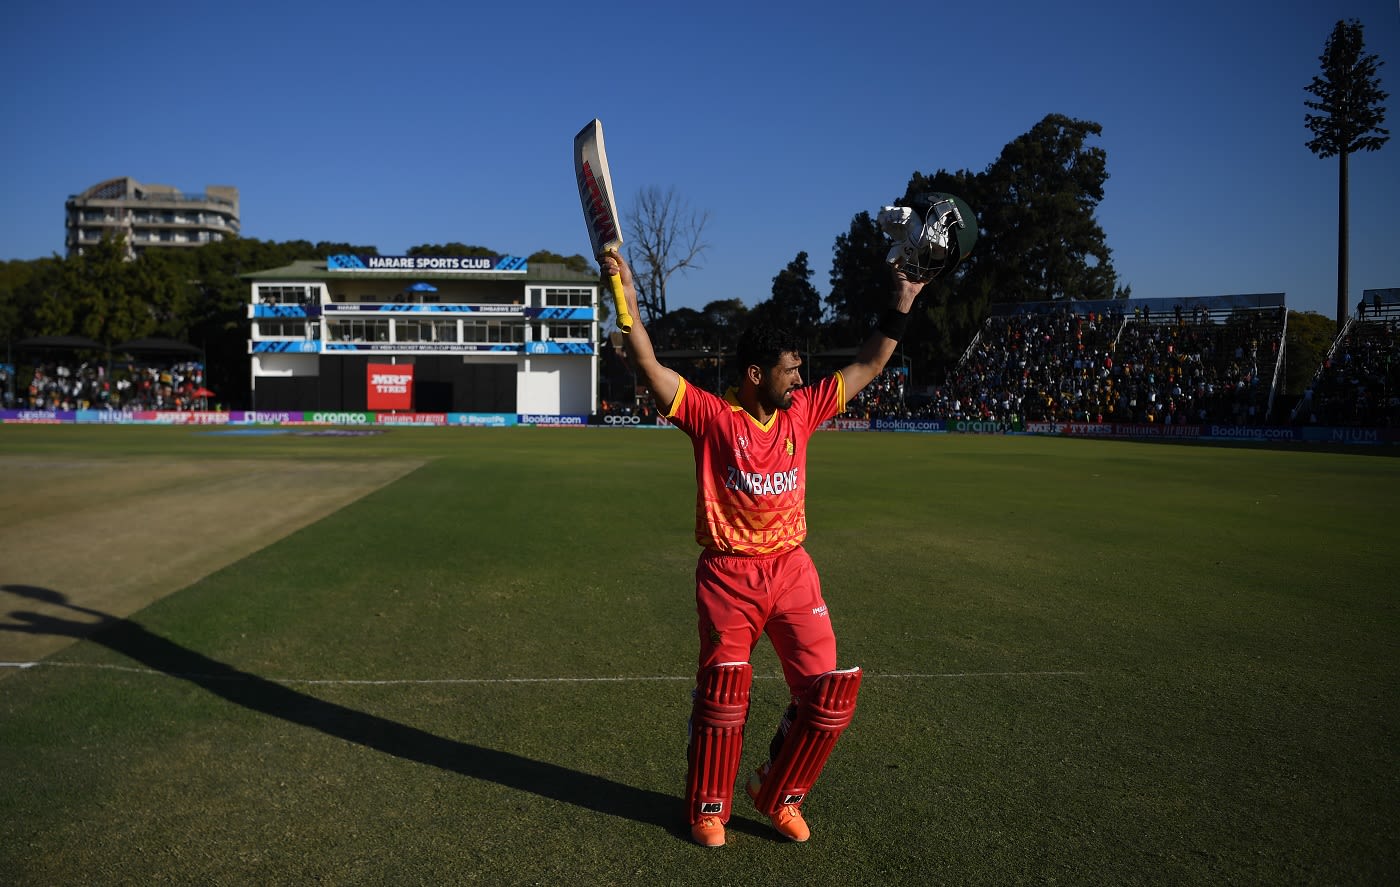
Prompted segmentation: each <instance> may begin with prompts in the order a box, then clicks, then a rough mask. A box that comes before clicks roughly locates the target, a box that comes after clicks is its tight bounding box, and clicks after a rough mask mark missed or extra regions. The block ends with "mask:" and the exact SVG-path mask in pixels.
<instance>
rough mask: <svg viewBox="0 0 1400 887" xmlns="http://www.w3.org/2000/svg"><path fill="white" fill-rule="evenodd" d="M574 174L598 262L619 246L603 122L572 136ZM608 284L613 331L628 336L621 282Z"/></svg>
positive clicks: (614, 280) (611, 278)
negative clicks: (614, 320)
mask: <svg viewBox="0 0 1400 887" xmlns="http://www.w3.org/2000/svg"><path fill="white" fill-rule="evenodd" d="M574 173H575V175H576V176H577V178H578V197H579V200H580V201H581V202H582V203H583V220H584V221H585V222H587V223H588V239H589V241H590V242H591V243H592V244H593V255H594V256H595V257H596V258H597V259H598V261H600V262H601V261H602V260H603V256H604V254H606V253H609V252H614V251H616V250H617V248H618V247H620V246H622V226H621V224H620V223H619V222H618V218H617V199H616V197H615V196H614V194H613V186H612V173H611V172H609V171H608V151H607V148H605V147H604V146H603V122H602V121H601V120H598V119H596V118H595V119H594V120H593V121H592V122H590V123H589V124H588V125H587V126H585V127H584V128H583V129H581V130H579V133H578V135H576V136H574ZM608 282H609V283H611V284H612V291H613V301H614V302H615V305H616V308H617V328H618V329H620V330H622V331H623V332H624V333H630V332H632V315H631V313H630V312H628V310H627V298H626V297H625V296H623V294H622V278H621V277H619V276H618V275H616V274H610V275H608Z"/></svg>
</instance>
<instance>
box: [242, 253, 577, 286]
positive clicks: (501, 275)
mask: <svg viewBox="0 0 1400 887" xmlns="http://www.w3.org/2000/svg"><path fill="white" fill-rule="evenodd" d="M243 279H244V280H255V281H256V280H262V281H269V280H276V281H321V280H514V281H520V282H527V281H528V282H530V283H571V284H580V283H590V284H596V283H597V282H598V275H597V273H588V272H584V271H574V270H572V269H570V268H568V267H566V266H564V265H560V264H554V263H546V262H537V263H531V264H530V266H529V268H528V270H526V271H525V273H523V274H522V273H520V272H518V271H430V270H416V271H408V270H404V269H394V270H387V271H363V270H355V271H342V270H338V269H337V270H335V271H332V270H329V269H328V268H326V260H325V259H300V260H298V261H295V262H293V263H292V264H290V265H284V266H283V267H281V268H270V269H268V270H266V271H252V272H250V273H248V274H244V275H243Z"/></svg>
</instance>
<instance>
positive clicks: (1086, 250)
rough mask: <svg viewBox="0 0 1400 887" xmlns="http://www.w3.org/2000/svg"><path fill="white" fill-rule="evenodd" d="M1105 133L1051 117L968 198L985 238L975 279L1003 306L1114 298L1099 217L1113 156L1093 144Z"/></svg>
mask: <svg viewBox="0 0 1400 887" xmlns="http://www.w3.org/2000/svg"><path fill="white" fill-rule="evenodd" d="M1102 131H1103V127H1101V126H1099V124H1097V123H1093V122H1090V121H1087V120H1075V119H1072V118H1070V117H1066V116H1064V115H1061V114H1050V115H1047V116H1046V117H1045V118H1044V119H1043V120H1041V121H1040V122H1039V123H1037V124H1036V125H1035V126H1033V127H1032V128H1031V130H1030V131H1029V132H1027V133H1026V134H1024V135H1022V136H1020V137H1018V138H1017V139H1015V140H1014V141H1012V142H1011V143H1010V144H1008V145H1007V146H1006V147H1005V148H1003V149H1002V152H1001V156H999V157H998V158H997V159H996V161H995V162H994V163H993V164H992V165H991V166H990V167H988V168H987V170H986V172H984V173H981V174H980V175H978V176H977V177H976V179H977V181H976V182H975V183H973V185H972V187H971V190H972V191H973V192H975V193H974V195H973V196H971V197H967V198H964V199H966V200H968V202H969V203H970V204H971V205H972V208H973V210H974V211H976V212H977V214H978V218H979V220H980V222H981V227H982V230H983V231H984V232H985V234H984V236H982V237H981V238H979V240H978V242H977V249H976V252H975V254H974V255H975V256H976V257H977V262H976V266H975V273H976V276H977V277H980V278H984V279H986V280H987V283H988V284H989V285H987V286H985V287H984V288H985V289H986V290H987V291H988V292H990V293H991V294H992V297H993V298H994V299H995V300H996V301H998V302H1039V301H1052V300H1055V299H1111V298H1113V297H1114V286H1115V284H1116V281H1117V275H1116V274H1115V272H1114V270H1113V264H1112V262H1111V261H1110V254H1111V251H1110V250H1109V248H1108V245H1107V242H1106V240H1105V237H1104V232H1103V228H1101V227H1100V226H1099V223H1098V220H1097V219H1095V218H1094V210H1095V208H1096V207H1097V206H1098V204H1099V202H1100V201H1101V200H1103V195H1104V182H1105V181H1107V180H1108V171H1107V165H1108V164H1107V154H1106V153H1105V152H1104V150H1103V149H1102V148H1099V147H1090V146H1089V145H1088V140H1089V138H1090V137H1091V136H1097V135H1099V134H1100V133H1101V132H1102ZM917 184H918V183H917V181H911V183H910V187H911V189H912V188H914V187H916V186H917ZM955 193H956V192H955ZM974 200H975V201H977V202H973V201H974Z"/></svg>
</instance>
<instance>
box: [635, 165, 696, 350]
mask: <svg viewBox="0 0 1400 887" xmlns="http://www.w3.org/2000/svg"><path fill="white" fill-rule="evenodd" d="M709 219H710V214H709V212H708V211H705V212H697V211H694V210H692V209H691V208H690V206H689V204H687V203H686V201H684V200H683V199H681V197H680V196H678V195H677V194H676V189H675V188H674V187H672V188H668V189H667V190H666V191H664V192H663V191H662V190H661V189H660V188H658V187H656V186H655V185H649V186H647V187H645V188H643V189H642V190H640V191H638V192H637V196H636V199H635V200H634V201H633V203H632V211H631V213H629V214H628V215H627V217H626V219H625V220H624V225H625V230H626V235H627V239H626V245H627V248H626V251H627V262H628V264H629V265H631V266H632V274H633V276H634V278H635V280H636V284H637V303H638V308H639V309H640V310H641V312H642V314H643V317H642V322H643V323H651V322H652V321H654V320H657V319H659V318H661V317H663V316H665V314H666V310H667V309H666V285H667V283H668V282H669V281H670V279H671V276H672V275H673V274H675V273H677V272H680V273H685V272H687V271H690V270H692V269H695V268H700V267H702V266H701V264H700V258H701V256H702V255H703V254H704V252H705V250H706V249H708V248H709V244H707V243H705V242H704V241H703V240H702V239H701V237H702V235H703V234H704V230H705V223H706V222H708V221H709Z"/></svg>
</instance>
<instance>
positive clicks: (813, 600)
mask: <svg viewBox="0 0 1400 887" xmlns="http://www.w3.org/2000/svg"><path fill="white" fill-rule="evenodd" d="M695 611H696V615H697V616H698V624H699V630H700V666H699V667H700V669H704V668H706V667H707V666H711V665H718V664H720V663H721V662H748V661H749V657H750V655H751V654H752V653H753V649H754V646H755V645H757V644H758V637H759V635H761V634H765V633H766V634H767V635H768V640H769V641H770V642H771V643H772V644H773V649H774V651H775V652H777V654H778V661H779V662H781V663H782V666H783V677H784V678H785V679H786V680H787V685H788V690H789V691H790V692H791V693H792V696H793V698H794V699H795V698H797V697H800V696H801V695H802V694H803V693H804V692H805V691H806V689H807V687H808V686H809V685H810V684H811V683H812V682H813V681H814V680H816V679H817V678H818V677H820V676H821V675H823V674H825V673H827V672H828V671H831V670H832V669H834V668H836V634H835V632H833V631H832V629H831V618H830V616H829V615H828V613H827V609H826V601H824V600H822V588H821V578H820V577H819V576H818V575H817V567H816V565H815V564H813V563H812V558H811V557H810V556H809V555H808V554H807V552H806V550H805V549H803V548H802V547H801V546H798V547H797V548H794V549H791V550H789V551H785V552H783V553H782V554H775V555H770V556H760V557H752V556H750V557H744V556H736V555H726V554H721V553H718V552H714V551H709V550H707V551H705V552H704V553H703V554H701V555H700V562H699V563H698V564H696V566H695Z"/></svg>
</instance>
